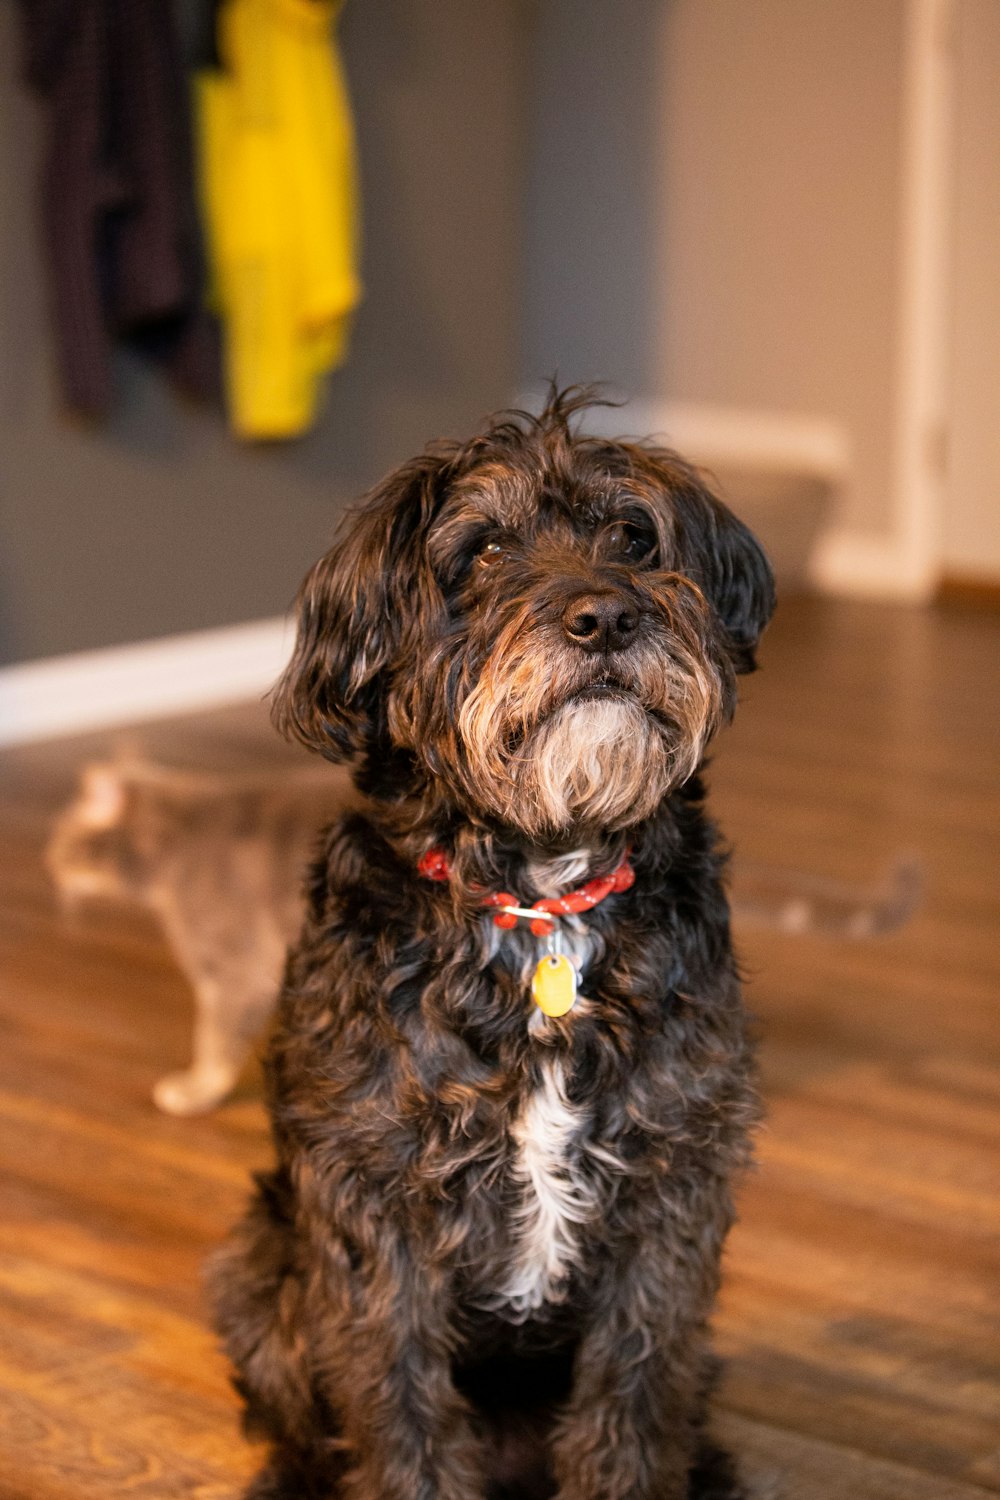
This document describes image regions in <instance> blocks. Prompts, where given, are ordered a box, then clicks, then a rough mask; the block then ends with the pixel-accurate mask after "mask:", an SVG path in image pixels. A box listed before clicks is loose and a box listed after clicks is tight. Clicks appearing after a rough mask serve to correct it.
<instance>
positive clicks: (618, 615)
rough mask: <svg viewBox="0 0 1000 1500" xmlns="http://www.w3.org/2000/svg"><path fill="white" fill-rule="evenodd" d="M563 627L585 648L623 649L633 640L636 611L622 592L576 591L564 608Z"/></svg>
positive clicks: (637, 620)
mask: <svg viewBox="0 0 1000 1500" xmlns="http://www.w3.org/2000/svg"><path fill="white" fill-rule="evenodd" d="M562 623H563V630H564V631H565V633H566V636H567V639H568V640H571V641H572V642H573V644H574V646H582V647H583V649H584V651H624V649H625V648H626V646H629V645H631V643H632V641H633V640H634V639H635V633H636V631H637V630H638V628H639V611H638V610H637V609H636V607H635V605H634V604H631V603H630V602H629V601H628V599H626V598H625V596H624V595H623V594H619V593H615V592H613V591H611V590H609V591H608V592H607V593H603V594H578V595H577V596H576V598H575V599H571V600H570V602H569V604H567V606H566V608H565V609H564V610H563V616H562Z"/></svg>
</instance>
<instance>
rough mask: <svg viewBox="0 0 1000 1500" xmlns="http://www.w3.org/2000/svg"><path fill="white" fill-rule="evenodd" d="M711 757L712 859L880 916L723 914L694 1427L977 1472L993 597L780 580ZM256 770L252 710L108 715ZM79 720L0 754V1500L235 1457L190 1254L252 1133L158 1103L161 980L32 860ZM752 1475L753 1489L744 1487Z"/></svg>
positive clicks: (772, 1444)
mask: <svg viewBox="0 0 1000 1500" xmlns="http://www.w3.org/2000/svg"><path fill="white" fill-rule="evenodd" d="M744 699H745V701H744V705H743V708H742V710H741V714H740V716H739V717H738V719H737V723H736V725H735V727H734V728H733V729H732V730H731V731H729V732H728V733H727V735H726V736H725V737H724V739H723V740H722V741H720V745H719V749H718V753H717V756H716V759H715V763H714V766H713V769H712V773H711V781H712V784H713V798H714V806H715V810H716V812H717V814H718V815H719V817H720V819H721V821H722V823H723V826H724V827H725V829H726V831H727V834H728V835H729V836H730V838H731V840H732V842H733V844H734V845H735V848H736V851H737V859H739V858H740V857H744V858H747V859H753V860H754V861H768V862H772V863H779V864H785V865H789V866H793V867H799V868H802V869H805V870H810V871H814V872H817V873H823V874H827V875H830V876H834V877H837V878H840V879H846V880H851V881H857V882H861V883H866V882H869V881H870V880H871V879H872V878H873V877H874V876H875V875H877V873H878V872H879V870H880V868H881V867H882V866H883V865H884V864H885V862H886V861H887V860H888V859H889V858H890V857H891V856H892V855H894V854H895V853H897V852H899V851H901V850H910V851H913V852H915V853H916V854H917V855H919V857H920V858H921V860H922V861H923V864H924V867H925V871H926V893H925V897H924V901H923V904H922V906H921V908H920V910H919V911H918V913H917V914H916V916H915V917H914V918H913V919H912V920H911V921H910V922H909V923H908V924H907V925H906V926H905V927H904V928H903V929H902V930H900V931H899V932H897V933H895V934H894V935H892V936H889V937H884V938H880V939H875V940H872V941H867V942H865V941H857V942H850V941H847V940H843V939H835V938H830V937H819V936H784V935H781V934H779V933H778V932H775V931H765V930H752V929H749V928H748V929H745V930H742V931H740V932H739V933H738V938H739V943H740V948H741V952H742V957H743V964H744V968H745V970H746V972H747V975H748V980H749V983H748V994H749V1000H750V1004H751V1006H752V1008H753V1009H754V1011H755V1012H756V1014H757V1016H758V1017H759V1021H760V1032H761V1037H762V1063H763V1079H764V1087H765V1092H766V1096H767V1100H768V1122H767V1125H766V1127H765V1129H764V1130H763V1132H762V1134H761V1137H760V1142H759V1151H758V1156H759V1166H758V1169H757V1170H756V1172H755V1173H754V1174H753V1175H752V1176H751V1178H750V1179H749V1180H748V1182H747V1183H746V1186H745V1189H744V1191H743V1193H742V1196H741V1208H742V1216H741V1222H740V1224H739V1226H738V1227H737V1229H736V1231H735V1233H734V1235H733V1237H732V1240H731V1242H730V1248H729V1252H728V1255H727V1275H726V1282H725V1288H724V1292H723V1296H722V1301H721V1305H720V1310H719V1314H718V1317H717V1320H716V1325H717V1330H718V1341H719V1344H720V1346H721V1348H722V1350H723V1351H724V1353H725V1354H726V1356H727V1359H728V1375H727V1378H726V1382H725V1385H724V1388H723V1392H722V1397H721V1406H722V1408H723V1415H722V1418H721V1423H720V1425H721V1426H722V1427H723V1428H724V1429H725V1431H726V1432H727V1434H728V1435H729V1437H730V1438H731V1439H732V1441H733V1442H734V1444H735V1445H736V1446H737V1447H738V1448H739V1450H740V1452H741V1453H742V1454H743V1455H744V1457H745V1460H746V1467H747V1469H748V1471H749V1472H751V1473H752V1474H753V1475H754V1476H755V1477H756V1478H757V1479H758V1480H759V1481H760V1483H761V1484H762V1486H764V1487H765V1491H766V1492H768V1493H771V1492H773V1493H777V1494H784V1495H786V1496H787V1497H788V1500H803V1497H804V1500H848V1497H851V1500H856V1497H871V1500H924V1497H927V1500H930V1497H935V1500H974V1497H976V1496H980V1497H981V1496H983V1495H984V1494H996V1493H997V1492H1000V1297H998V1292H1000V1234H998V1231H1000V1151H998V1144H1000V1111H998V1104H1000V982H998V981H1000V955H998V936H1000V891H998V880H997V870H998V864H1000V857H998V856H1000V620H998V619H997V618H996V617H994V616H990V615H988V614H983V613H973V612H970V613H962V612H959V611H955V612H946V611H943V610H942V611H934V612H931V611H927V612H923V611H918V610H910V609H903V608H898V609H897V608H888V607H876V606H863V605H846V604H841V605H835V604H821V603H816V602H808V601H801V602H799V601H792V602H790V603H788V604H786V605H785V607H784V608H783V609H782V610H781V611H780V612H779V615H778V618H777V620H776V622H775V625H774V627H773V629H772V632H771V634H770V636H769V638H768V641H767V644H766V649H765V652H764V668H763V670H762V672H761V673H760V674H759V675H758V676H757V677H756V678H754V679H752V680H750V681H749V682H748V683H747V685H746V689H745V693H744ZM142 738H143V740H144V742H145V743H146V744H147V745H148V746H149V748H150V749H151V750H153V751H154V753H159V754H163V755H164V756H169V757H170V758H171V759H174V760H178V759H181V760H184V761H187V762H190V763H196V764H205V763H209V764H222V765H234V766H236V765H239V766H249V765H256V764H259V763H260V762H261V761H263V760H267V761H269V762H272V763H279V764H280V763H282V762H283V761H284V760H286V759H288V758H291V757H293V755H294V752H292V751H290V750H287V749H285V748H284V747H282V746H281V745H280V744H279V743H278V742H277V741H276V740H274V739H273V738H272V737H271V736H270V733H269V731H268V730H267V729H266V725H265V719H264V715H263V713H262V711H261V710H260V709H259V708H257V707H255V706H249V707H247V708H246V709H240V710H236V711H228V712H225V713H218V714H211V715H202V716H199V717H197V718H192V719H188V720H184V721H180V720H178V721H174V722H172V723H169V724H162V725H157V726H154V727H151V728H149V729H148V730H144V731H143V734H142ZM106 743H107V741H106V738H100V739H99V738H97V737H88V738H86V739H83V738H81V739H79V740H74V741H62V742H59V743H52V744H48V745H43V746H33V747H27V748H23V749H19V750H17V751H8V752H6V753H5V754H4V755H3V756H2V757H0V776H2V785H0V795H2V802H0V880H2V886H3V895H2V904H0V1157H2V1161H0V1166H2V1176H0V1199H2V1222H0V1320H2V1322H0V1327H2V1332H0V1497H2V1500H98V1497H100V1500H107V1497H109V1496H113V1497H118V1496H130V1497H131V1496H146V1497H150V1500H152V1497H156V1500H171V1497H180V1496H184V1497H191V1500H195V1497H196V1500H230V1497H233V1496H235V1495H237V1494H238V1493H239V1487H240V1483H241V1481H242V1480H243V1479H244V1478H245V1476H247V1475H248V1474H249V1473H250V1472H251V1470H252V1469H253V1467H254V1463H255V1455H254V1454H253V1452H252V1450H251V1449H250V1448H249V1447H248V1446H247V1445H246V1444H245V1443H244V1441H243V1440H242V1438H241V1437H240V1436H239V1434H238V1431H237V1425H236V1403H235V1401H234V1399H233V1398H232V1396H231V1394H230V1392H229V1387H228V1381H227V1372H226V1369H225V1366H224V1363H223V1361H222V1360H221V1358H220V1357H219V1355H218V1354H217V1353H216V1351H215V1348H214V1344H213V1339H212V1336H211V1334H210V1333H209V1332H208V1329H207V1326H206V1322H205V1315H204V1308H203V1305H202V1300H201V1292H200V1282H199V1268H200V1265H201V1263H202V1261H203V1259H204V1257H205V1255H206V1254H207V1253H208V1252H209V1250H210V1249H211V1248H212V1246H213V1245H215V1244H216V1243H217V1242H218V1241H219V1239H220V1238H221V1236H222V1234H223V1233H224V1231H225V1229H226V1227H227V1226H228V1225H229V1224H230V1222H231V1221H232V1220H233V1219H234V1218H235V1216H236V1215H237V1213H238V1211H239V1208H240V1205H241V1202H242V1200H243V1197H244V1193H245V1188H246V1181H247V1173H248V1171H249V1170H250V1169H251V1168H253V1167H255V1166H259V1165H262V1164H263V1163H265V1162H266V1161H267V1159H268V1155H269V1152H268V1143H267V1138H266V1133H265V1122H264V1115H263V1111H262V1109H261V1105H260V1100H259V1087H258V1085H259V1080H258V1078H257V1077H256V1075H255V1074H254V1073H253V1072H251V1074H250V1075H249V1076H248V1078H247V1079H246V1081H245V1083H244V1085H243V1086H242V1088H241V1090H240V1092H239V1094H238V1096H237V1098H236V1099H234V1100H233V1101H232V1102H231V1103H230V1104H228V1105H226V1106H225V1107H224V1108H223V1109H221V1110H220V1111H219V1112H218V1113H217V1114H215V1115H212V1116H209V1117H207V1118H202V1119H195V1120H177V1119H170V1118H167V1117H166V1116H163V1115H160V1114H158V1113H157V1112H156V1111H155V1110H154V1108H153V1106H152V1105H151V1103H150V1099H149V1091H150V1088H151V1086H152V1083H153V1081H154V1080H155V1078H157V1077H158V1076H159V1075H160V1074H161V1073H162V1072H163V1071H165V1070H166V1069H167V1068H169V1067H171V1066H179V1065H181V1064H182V1063H183V1062H184V1061H185V1060H186V1053H187V1043H188V1034H189V1028H190V1019H191V1016H190V1002H189V998H188V994H187V991H186V988H185V984H184V982H183V980H182V978H181V976H180V974H179V973H178V972H177V971H176V970H175V968H174V967H173V965H172V963H171V961H170V958H169V955H168V953H167V950H166V947H165V945H164V942H163V940H162V938H161V937H160V935H159V932H158V931H157V929H156V927H155V926H154V924H153V923H152V921H151V919H148V918H147V917H145V916H144V915H143V914H141V913H138V912H130V911H126V910H122V909H117V908H114V909H112V908H106V909H101V910H94V911H91V912H87V913H86V914H84V915H82V916H80V917H79V918H78V919H76V921H75V922H74V923H72V924H67V923H66V922H65V921H64V920H63V919H62V918H61V917H60V915H59V913H58V911H57V909H56V906H55V902H54V900H53V897H52V895H51V893H50V890H49V888H48V884H47V880H46V877H45V874H44V871H43V869H42V866H41V864H40V861H39V854H40V850H41V847H42V844H43V842H44V838H45V833H46V828H47V824H48V820H49V818H50V816H51V814H52V813H53V812H54V810H55V809H56V808H57V807H58V806H59V805H60V804H61V803H62V802H63V801H65V799H66V798H67V797H68V795H69V793H70V790H71V787H72V782H73V777H74V772H75V769H76V767H77V766H78V764H79V763H80V762H81V761H82V760H84V759H86V758H87V757H89V756H91V755H93V754H95V753H96V752H98V751H100V750H102V749H103V748H105V745H106ZM772 1487H773V1490H772Z"/></svg>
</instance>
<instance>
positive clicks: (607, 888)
mask: <svg viewBox="0 0 1000 1500" xmlns="http://www.w3.org/2000/svg"><path fill="white" fill-rule="evenodd" d="M631 852H632V851H631V850H630V849H626V851H625V853H624V855H623V856H622V862H621V864H620V865H619V866H618V868H617V869H616V870H612V872H611V874H610V875H598V876H596V877H595V879H593V880H588V881H587V883H586V885H581V886H580V887H579V889H578V890H575V891H569V892H568V893H567V894H566V895H565V896H545V897H543V898H542V900H541V901H536V902H534V903H533V905H531V906H521V905H520V903H519V902H518V900H517V897H516V896H512V895H511V894H510V892H509V891H498V892H497V894H496V895H495V896H484V897H483V905H484V906H499V907H500V908H501V909H500V911H498V912H497V914H496V916H495V917H494V918H493V920H494V922H495V923H496V925H497V926H498V927H516V926H517V922H518V918H519V917H521V916H523V917H526V918H528V919H529V920H530V925H531V930H532V932H533V933H534V934H535V936H536V937H545V936H547V934H548V933H550V932H552V931H553V930H554V928H555V923H554V922H553V921H552V920H551V918H552V917H568V916H572V915H574V914H577V913H580V912H585V911H591V910H592V909H593V908H594V907H595V906H597V905H598V903H599V902H601V901H603V900H604V898H605V896H610V895H611V893H612V891H627V890H628V889H629V887H630V886H631V885H633V884H634V883H635V871H634V870H633V868H632V866H631V864H630V863H629V854H630V853H631ZM417 869H418V870H419V871H420V873H421V875H423V876H424V877H425V878H426V879H427V880H449V879H450V878H451V861H450V860H449V858H448V856H447V854H446V853H445V852H444V850H443V849H428V851H427V853H426V854H424V855H421V857H420V859H419V860H418V861H417ZM535 912H537V913H538V915H537V916H535V915H533V914H534V913H535Z"/></svg>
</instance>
